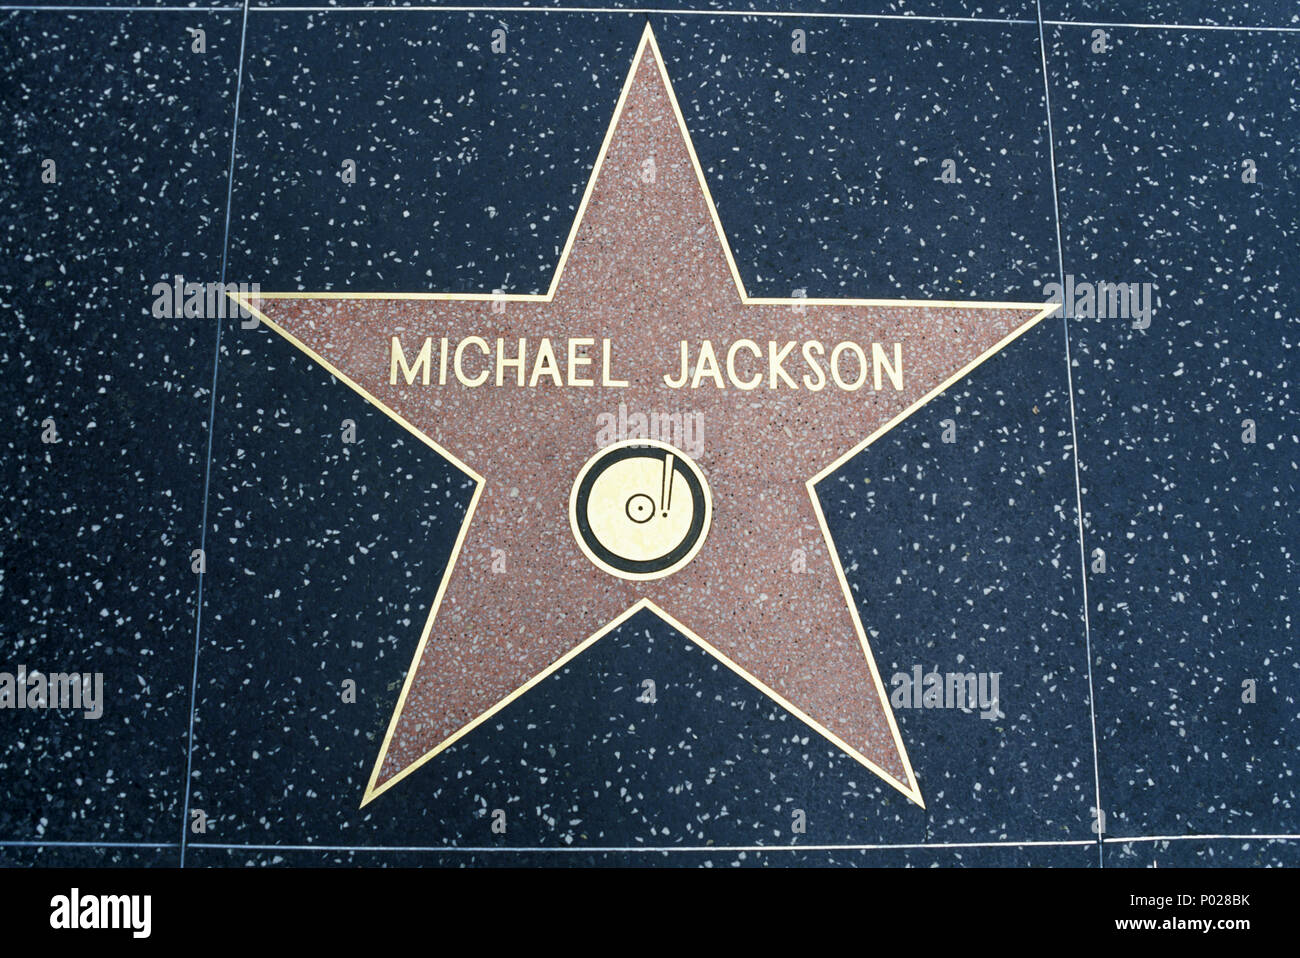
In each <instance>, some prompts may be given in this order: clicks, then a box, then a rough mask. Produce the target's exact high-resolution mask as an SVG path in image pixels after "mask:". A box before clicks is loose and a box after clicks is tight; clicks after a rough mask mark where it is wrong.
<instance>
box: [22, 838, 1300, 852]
mask: <svg viewBox="0 0 1300 958" xmlns="http://www.w3.org/2000/svg"><path fill="white" fill-rule="evenodd" d="M1104 841H1105V843H1106V844H1108V845H1128V844H1136V843H1138V842H1149V843H1154V842H1210V841H1259V842H1296V841H1300V834H1292V833H1273V834H1250V833H1243V834H1236V835H1138V836H1135V837H1131V838H1106V839H1104ZM1091 844H1092V839H1073V840H1065V839H1062V840H1045V841H1021V842H1017V841H1003V842H907V843H898V844H891V843H887V842H886V843H881V844H874V845H867V844H862V845H676V846H667V847H661V848H654V847H650V846H646V845H593V846H575V845H566V846H556V847H541V846H533V847H527V846H525V847H519V846H515V847H509V846H495V845H489V846H470V845H262V844H248V845H240V844H236V843H231V842H190V843H189V847H190V848H207V849H212V850H216V851H290V852H294V851H312V852H464V853H472V854H477V853H483V852H498V853H500V852H505V853H510V854H547V853H551V852H554V853H556V854H564V853H567V854H573V853H582V852H587V853H590V854H622V853H649V854H671V853H674V852H686V853H696V854H700V853H704V852H757V853H761V852H824V851H892V850H917V851H920V850H925V849H930V848H933V849H948V848H953V849H960V848H1079V847H1085V846H1088V845H1091ZM179 847H180V846H179V845H178V844H177V843H176V842H111V841H8V840H0V848H179Z"/></svg>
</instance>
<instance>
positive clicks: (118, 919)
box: [50, 888, 153, 938]
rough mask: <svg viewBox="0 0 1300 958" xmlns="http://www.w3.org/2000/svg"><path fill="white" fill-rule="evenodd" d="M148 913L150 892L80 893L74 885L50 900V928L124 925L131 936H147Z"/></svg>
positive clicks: (64, 929)
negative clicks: (135, 893)
mask: <svg viewBox="0 0 1300 958" xmlns="http://www.w3.org/2000/svg"><path fill="white" fill-rule="evenodd" d="M152 914H153V896H152V895H82V894H81V890H80V889H79V888H74V889H72V891H71V893H69V894H67V895H55V896H54V897H53V898H51V899H50V927H51V928H54V929H56V930H59V931H73V930H76V929H78V928H90V929H100V928H108V929H113V928H117V929H121V928H126V929H129V930H130V931H131V937H132V938H148V937H149V935H150V933H151V931H152V930H153V921H152Z"/></svg>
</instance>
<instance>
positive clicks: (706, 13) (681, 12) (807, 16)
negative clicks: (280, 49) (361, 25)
mask: <svg viewBox="0 0 1300 958" xmlns="http://www.w3.org/2000/svg"><path fill="white" fill-rule="evenodd" d="M252 9H253V12H254V13H404V12H410V13H562V14H569V13H591V14H598V15H607V14H619V13H625V14H629V15H632V16H670V17H671V16H683V17H753V18H755V19H800V20H914V21H916V22H918V23H997V24H1016V23H1018V24H1031V23H1033V22H1034V21H1033V20H1017V19H1011V18H1004V17H944V16H931V15H913V14H901V13H828V12H825V11H821V10H818V11H808V12H804V13H795V12H791V11H783V10H689V9H674V8H672V7H633V6H627V7H563V6H557V7H518V6H482V7H477V6H465V5H461V6H454V5H443V4H437V5H427V4H414V5H409V6H408V5H403V6H400V7H396V6H380V7H372V6H346V5H340V6H333V7H316V6H287V5H284V6H282V5H279V4H262V5H261V6H257V7H253V8H252Z"/></svg>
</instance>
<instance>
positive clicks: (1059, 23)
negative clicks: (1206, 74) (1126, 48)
mask: <svg viewBox="0 0 1300 958" xmlns="http://www.w3.org/2000/svg"><path fill="white" fill-rule="evenodd" d="M1043 23H1045V24H1047V25H1048V26H1049V27H1110V28H1112V29H1116V30H1219V31H1227V32H1233V31H1237V32H1241V33H1252V32H1255V33H1300V26H1294V27H1246V26H1219V25H1215V24H1210V23H1104V22H1101V23H1093V22H1092V21H1089V20H1044V21H1043Z"/></svg>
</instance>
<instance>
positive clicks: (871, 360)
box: [388, 336, 903, 392]
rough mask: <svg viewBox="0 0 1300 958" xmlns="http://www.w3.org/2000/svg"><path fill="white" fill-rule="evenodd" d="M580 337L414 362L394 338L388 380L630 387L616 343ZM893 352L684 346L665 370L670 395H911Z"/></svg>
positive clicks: (810, 346) (477, 345) (742, 342)
mask: <svg viewBox="0 0 1300 958" xmlns="http://www.w3.org/2000/svg"><path fill="white" fill-rule="evenodd" d="M597 344H598V341H597V340H595V339H592V338H583V337H578V338H572V339H567V340H560V341H558V345H557V343H553V342H552V341H551V340H550V339H549V338H546V337H543V338H542V339H539V340H537V341H536V342H535V343H533V342H530V341H529V340H527V339H511V340H506V339H502V338H500V337H498V338H497V340H496V343H495V345H493V344H492V343H489V342H488V341H487V340H486V339H484V338H483V337H481V336H467V337H465V338H464V339H462V340H459V341H458V342H454V343H453V342H451V341H449V340H448V338H447V337H446V336H444V337H442V338H441V339H440V340H436V341H435V340H434V338H433V337H432V336H428V337H425V339H424V342H423V343H422V344H421V345H420V347H419V349H418V351H416V352H415V355H414V357H413V358H408V356H409V354H408V353H407V351H406V349H405V348H404V347H403V346H402V343H401V340H400V338H399V337H397V336H394V337H393V338H392V344H391V353H390V363H389V377H388V381H389V383H391V384H392V385H394V386H396V385H397V383H398V379H399V377H400V378H401V380H402V381H404V382H405V383H406V384H407V385H408V386H411V385H414V384H415V382H416V380H419V382H420V383H421V384H422V385H425V386H429V385H432V384H433V383H435V382H436V383H437V384H438V385H439V386H446V385H448V384H449V383H458V384H459V385H461V386H465V387H469V388H475V387H478V386H487V385H495V386H506V385H509V386H516V387H524V388H529V389H536V388H537V387H538V386H539V385H548V386H573V387H594V386H597V385H599V386H601V387H605V388H624V387H626V386H628V385H629V383H628V380H627V379H624V378H620V376H619V372H626V371H625V370H616V369H615V365H616V364H615V362H614V349H613V344H612V343H611V342H610V341H609V340H608V339H602V340H599V349H597ZM890 347H891V348H890V349H889V351H888V352H886V350H885V347H884V346H883V345H881V344H880V343H856V342H852V341H850V340H844V341H842V342H839V343H835V344H834V345H829V346H828V345H827V344H825V343H821V342H818V341H817V340H815V339H810V340H806V341H804V342H802V343H797V342H794V341H786V342H775V341H772V340H768V341H767V342H757V341H755V340H752V339H737V340H734V341H732V342H728V343H721V344H719V345H714V343H713V341H712V340H708V339H704V340H701V341H700V342H699V343H690V342H688V341H686V340H682V341H681V345H680V347H679V355H677V356H675V357H673V361H672V363H671V366H672V368H670V369H669V370H668V371H666V372H663V371H657V372H660V375H661V376H662V378H663V383H664V385H665V386H667V387H668V388H669V389H684V388H689V389H701V388H714V389H729V388H734V389H742V390H748V389H760V388H762V389H807V390H810V391H811V392H818V391H819V390H822V389H825V388H826V387H827V386H833V387H835V388H836V389H842V390H845V391H848V392H853V391H856V390H858V389H862V388H863V387H865V386H868V385H869V386H870V388H872V389H875V390H879V389H881V388H882V387H883V385H884V382H885V381H886V380H888V382H889V384H890V386H892V387H893V388H894V389H896V390H899V391H901V390H902V388H903V346H902V344H901V343H891V344H890Z"/></svg>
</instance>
